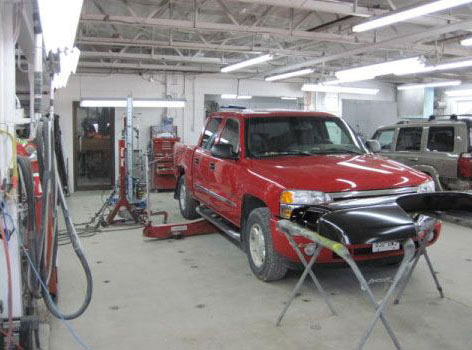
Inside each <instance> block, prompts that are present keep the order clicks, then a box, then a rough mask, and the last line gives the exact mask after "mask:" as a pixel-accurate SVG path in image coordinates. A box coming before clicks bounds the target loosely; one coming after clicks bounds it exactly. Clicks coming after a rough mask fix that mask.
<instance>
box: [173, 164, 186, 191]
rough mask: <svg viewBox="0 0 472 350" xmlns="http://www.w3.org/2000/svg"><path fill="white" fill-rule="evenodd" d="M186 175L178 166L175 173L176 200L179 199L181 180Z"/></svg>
mask: <svg viewBox="0 0 472 350" xmlns="http://www.w3.org/2000/svg"><path fill="white" fill-rule="evenodd" d="M184 175H185V169H184V168H183V167H181V166H178V167H177V168H176V171H175V177H176V182H175V189H174V199H179V182H180V178H181V177H182V176H184Z"/></svg>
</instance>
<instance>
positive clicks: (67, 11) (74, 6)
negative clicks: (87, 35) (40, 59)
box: [38, 0, 83, 54]
mask: <svg viewBox="0 0 472 350" xmlns="http://www.w3.org/2000/svg"><path fill="white" fill-rule="evenodd" d="M82 3H83V0H67V1H65V0H38V7H39V18H40V20H41V28H42V31H43V41H44V46H45V48H46V54H48V53H49V52H50V51H52V52H53V53H57V52H58V51H64V50H65V49H67V48H68V49H72V48H73V47H74V40H75V34H76V32H77V25H78V24H79V18H80V12H81V11H82Z"/></svg>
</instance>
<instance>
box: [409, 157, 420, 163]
mask: <svg viewBox="0 0 472 350" xmlns="http://www.w3.org/2000/svg"><path fill="white" fill-rule="evenodd" d="M408 160H411V161H413V162H417V161H418V158H415V157H412V158H408Z"/></svg>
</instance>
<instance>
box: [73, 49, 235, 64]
mask: <svg viewBox="0 0 472 350" xmlns="http://www.w3.org/2000/svg"><path fill="white" fill-rule="evenodd" d="M80 57H81V58H107V59H127V60H129V59H133V60H150V61H170V62H187V63H202V64H218V65H222V64H228V63H236V62H238V61H239V60H234V59H225V60H223V59H221V58H218V57H193V56H173V55H153V54H142V53H120V52H95V51H81V53H80Z"/></svg>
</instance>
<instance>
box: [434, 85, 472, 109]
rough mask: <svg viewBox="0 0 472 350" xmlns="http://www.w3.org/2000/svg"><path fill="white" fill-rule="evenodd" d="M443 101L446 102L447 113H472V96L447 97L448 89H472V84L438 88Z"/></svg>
mask: <svg viewBox="0 0 472 350" xmlns="http://www.w3.org/2000/svg"><path fill="white" fill-rule="evenodd" d="M437 90H439V91H438V95H439V97H440V100H441V101H444V102H446V108H445V110H444V113H445V114H453V113H455V114H469V113H472V96H470V95H469V96H468V97H460V98H458V97H456V98H453V97H447V95H446V94H445V93H444V91H446V90H472V84H463V85H461V86H457V87H451V88H447V89H437Z"/></svg>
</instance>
